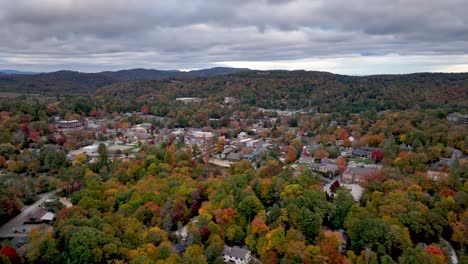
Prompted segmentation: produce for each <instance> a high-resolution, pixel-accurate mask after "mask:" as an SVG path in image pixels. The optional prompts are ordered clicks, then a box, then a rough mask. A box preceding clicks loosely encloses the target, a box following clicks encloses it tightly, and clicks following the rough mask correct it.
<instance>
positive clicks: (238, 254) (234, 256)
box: [222, 245, 252, 264]
mask: <svg viewBox="0 0 468 264" xmlns="http://www.w3.org/2000/svg"><path fill="white" fill-rule="evenodd" d="M222 254H223V260H224V262H227V263H236V264H247V263H249V262H250V259H251V255H252V254H251V252H250V250H248V249H243V248H240V247H236V246H234V247H229V246H226V245H224V250H223V253H222Z"/></svg>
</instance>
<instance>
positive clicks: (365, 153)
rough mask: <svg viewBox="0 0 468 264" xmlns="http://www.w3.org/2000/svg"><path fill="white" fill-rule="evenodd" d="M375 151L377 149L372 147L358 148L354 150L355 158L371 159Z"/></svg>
mask: <svg viewBox="0 0 468 264" xmlns="http://www.w3.org/2000/svg"><path fill="white" fill-rule="evenodd" d="M374 149H375V148H371V147H360V148H356V149H354V150H353V156H355V157H361V158H370V157H371V154H372V151H373V150H374Z"/></svg>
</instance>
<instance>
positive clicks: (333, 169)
mask: <svg viewBox="0 0 468 264" xmlns="http://www.w3.org/2000/svg"><path fill="white" fill-rule="evenodd" d="M319 171H320V172H323V173H326V174H330V175H337V174H338V173H339V172H340V169H339V168H338V166H337V165H335V164H321V165H320V167H319Z"/></svg>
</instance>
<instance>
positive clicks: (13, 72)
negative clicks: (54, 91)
mask: <svg viewBox="0 0 468 264" xmlns="http://www.w3.org/2000/svg"><path fill="white" fill-rule="evenodd" d="M0 74H13V75H32V74H37V72H30V71H17V70H0Z"/></svg>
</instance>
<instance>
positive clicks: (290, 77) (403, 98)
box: [97, 71, 468, 113]
mask: <svg viewBox="0 0 468 264" xmlns="http://www.w3.org/2000/svg"><path fill="white" fill-rule="evenodd" d="M467 87H468V74H465V73H460V74H446V73H420V74H410V75H375V76H365V77H356V76H344V75H336V74H331V73H325V72H306V71H293V72H287V71H269V72H261V71H252V72H243V73H236V74H230V75H223V76H216V77H212V78H198V79H192V80H177V81H175V80H164V81H156V80H155V81H136V82H120V83H116V84H112V85H110V86H107V87H104V88H102V89H99V90H98V91H97V94H98V95H100V96H102V97H105V98H106V99H111V98H114V97H120V98H129V99H138V98H140V99H145V98H149V97H153V98H157V100H158V101H162V102H169V101H171V100H174V99H175V98H176V97H185V96H187V97H207V98H209V99H211V100H221V99H222V98H223V97H226V96H231V97H235V98H238V99H240V101H241V103H244V104H247V105H251V106H258V107H263V108H278V109H295V110H298V109H302V108H315V109H316V110H318V111H319V112H344V113H358V112H361V111H369V110H373V111H382V110H388V109H393V110H402V109H409V108H414V109H418V108H425V109H432V108H438V107H443V108H445V109H448V110H452V111H453V110H458V109H461V108H463V107H466V106H467V102H466V100H465V98H467V97H468V88H467Z"/></svg>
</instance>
